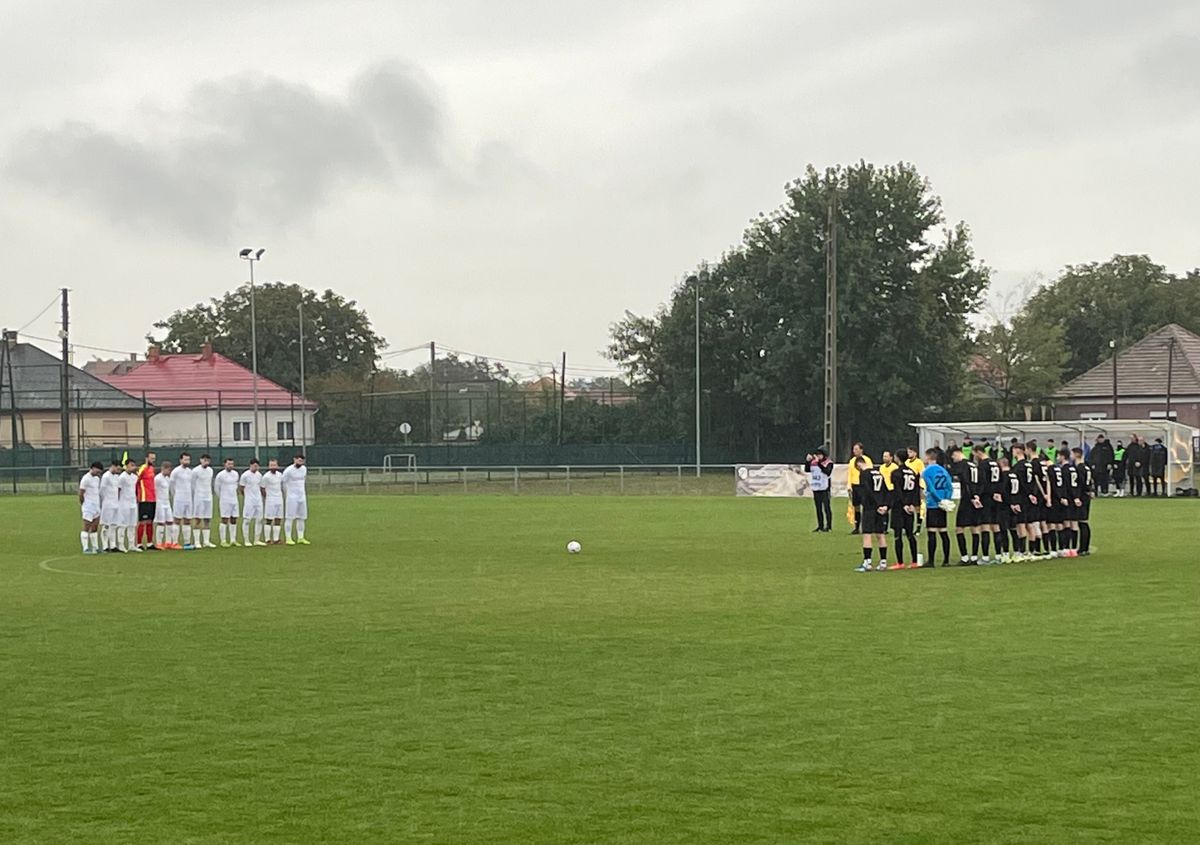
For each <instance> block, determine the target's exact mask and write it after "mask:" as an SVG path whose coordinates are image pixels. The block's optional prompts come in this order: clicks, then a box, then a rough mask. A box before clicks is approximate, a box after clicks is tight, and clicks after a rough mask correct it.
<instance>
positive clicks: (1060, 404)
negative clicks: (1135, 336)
mask: <svg viewBox="0 0 1200 845" xmlns="http://www.w3.org/2000/svg"><path fill="white" fill-rule="evenodd" d="M1116 377H1117V389H1116V394H1117V416H1118V418H1120V419H1143V420H1145V419H1150V420H1153V419H1166V418H1167V390H1168V382H1169V387H1170V393H1171V415H1170V419H1172V420H1175V421H1177V422H1180V423H1182V424H1184V425H1188V426H1191V427H1192V428H1193V429H1200V337H1198V336H1196V335H1194V334H1192V333H1191V332H1189V331H1188V330H1187V329H1185V328H1183V327H1182V326H1179V325H1176V324H1175V323H1170V324H1168V325H1166V326H1163V327H1162V328H1161V329H1158V330H1157V331H1153V332H1151V333H1150V334H1148V335H1146V336H1145V337H1144V338H1142V339H1141V340H1139V341H1138V342H1137V343H1135V344H1133V345H1132V346H1129V347H1128V348H1126V349H1122V350H1121V351H1120V352H1119V353H1117V366H1116ZM1054 412H1055V417H1056V418H1057V419H1060V420H1078V419H1096V420H1103V419H1111V418H1112V413H1113V359H1112V358H1109V359H1108V360H1106V361H1104V362H1103V363H1101V364H1098V365H1096V366H1095V367H1092V369H1090V370H1088V371H1087V372H1086V373H1084V374H1082V375H1080V376H1078V377H1076V378H1074V379H1072V380H1071V381H1069V382H1067V383H1066V384H1064V385H1063V386H1062V387H1061V388H1059V389H1058V391H1056V392H1055V394H1054Z"/></svg>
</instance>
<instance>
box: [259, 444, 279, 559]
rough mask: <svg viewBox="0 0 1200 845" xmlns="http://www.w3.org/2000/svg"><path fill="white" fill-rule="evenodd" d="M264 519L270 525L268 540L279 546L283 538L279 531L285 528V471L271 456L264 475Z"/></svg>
mask: <svg viewBox="0 0 1200 845" xmlns="http://www.w3.org/2000/svg"><path fill="white" fill-rule="evenodd" d="M262 495H263V519H265V520H266V522H267V525H268V531H269V535H268V537H267V542H268V543H270V544H271V545H273V546H278V545H279V544H280V543H282V542H283V540H281V539H280V537H279V533H280V532H281V531H282V530H283V473H282V472H280V471H279V461H277V460H275V459H274V458H271V459H270V460H269V461H267V471H266V472H264V473H263V477H262Z"/></svg>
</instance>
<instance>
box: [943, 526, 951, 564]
mask: <svg viewBox="0 0 1200 845" xmlns="http://www.w3.org/2000/svg"><path fill="white" fill-rule="evenodd" d="M942 562H943V563H949V562H950V535H949V534H947V533H945V532H942Z"/></svg>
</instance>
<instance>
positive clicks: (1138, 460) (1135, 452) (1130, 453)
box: [1125, 440, 1150, 496]
mask: <svg viewBox="0 0 1200 845" xmlns="http://www.w3.org/2000/svg"><path fill="white" fill-rule="evenodd" d="M1125 470H1126V472H1127V473H1128V474H1129V488H1130V491H1131V492H1132V493H1133V495H1135V496H1141V495H1143V494H1145V493H1146V486H1147V485H1146V481H1147V479H1148V478H1149V477H1150V450H1149V449H1147V448H1146V444H1144V443H1142V442H1141V441H1140V440H1139V441H1138V442H1137V443H1130V444H1129V445H1128V446H1126V447H1125Z"/></svg>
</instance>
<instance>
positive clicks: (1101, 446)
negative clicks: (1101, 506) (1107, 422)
mask: <svg viewBox="0 0 1200 845" xmlns="http://www.w3.org/2000/svg"><path fill="white" fill-rule="evenodd" d="M1113 460H1114V458H1113V447H1112V443H1111V442H1109V441H1108V440H1105V441H1104V442H1103V443H1096V444H1095V445H1094V446H1092V453H1091V455H1090V456H1089V460H1088V463H1090V464H1091V465H1092V473H1093V475H1094V477H1095V479H1096V486H1097V487H1098V488H1099V489H1100V492H1101V493H1105V494H1107V493H1108V473H1109V467H1111V466H1112V463H1113Z"/></svg>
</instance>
